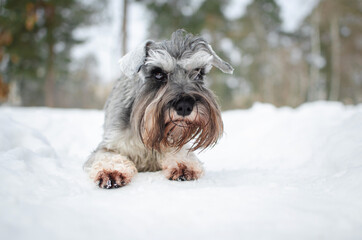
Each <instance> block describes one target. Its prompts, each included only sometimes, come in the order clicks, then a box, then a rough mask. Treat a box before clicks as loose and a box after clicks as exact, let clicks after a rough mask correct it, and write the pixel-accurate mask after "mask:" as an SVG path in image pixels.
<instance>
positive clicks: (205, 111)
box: [131, 86, 223, 152]
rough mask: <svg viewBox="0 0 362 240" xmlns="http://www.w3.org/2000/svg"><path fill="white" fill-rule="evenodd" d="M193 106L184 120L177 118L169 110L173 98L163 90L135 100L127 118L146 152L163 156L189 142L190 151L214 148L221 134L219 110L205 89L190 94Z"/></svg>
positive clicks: (221, 125) (181, 117)
mask: <svg viewBox="0 0 362 240" xmlns="http://www.w3.org/2000/svg"><path fill="white" fill-rule="evenodd" d="M191 96H197V99H198V101H197V103H196V104H195V106H194V108H193V111H192V112H191V114H190V115H188V116H185V117H183V116H179V115H178V114H177V113H176V111H175V110H174V109H173V108H172V106H170V105H171V104H170V102H172V100H173V98H174V94H173V93H172V92H171V91H169V89H168V88H167V86H164V87H163V88H161V89H159V91H158V92H157V93H156V94H150V95H149V96H148V97H146V98H143V99H139V100H138V101H136V102H135V104H134V110H133V112H132V115H131V122H132V124H133V129H134V131H136V132H137V133H138V135H139V136H140V138H141V140H142V142H143V143H144V145H145V146H146V147H147V148H149V149H155V150H157V151H159V152H163V151H165V150H167V149H175V150H179V149H181V148H182V147H183V146H184V145H185V144H187V143H188V142H191V143H192V144H191V147H190V149H189V150H190V151H195V150H197V149H200V148H201V149H205V148H208V147H212V146H213V145H215V144H216V142H217V140H218V139H219V138H220V137H221V135H222V132H223V124H222V120H221V116H220V110H219V107H218V105H217V103H216V101H215V99H214V95H213V94H212V93H211V92H210V91H208V90H207V89H203V92H202V93H199V92H193V93H192V94H191Z"/></svg>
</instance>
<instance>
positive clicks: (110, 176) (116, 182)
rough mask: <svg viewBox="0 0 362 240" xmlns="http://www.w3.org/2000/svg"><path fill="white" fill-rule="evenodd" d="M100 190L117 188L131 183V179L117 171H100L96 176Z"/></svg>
mask: <svg viewBox="0 0 362 240" xmlns="http://www.w3.org/2000/svg"><path fill="white" fill-rule="evenodd" d="M96 182H97V183H98V186H99V187H100V188H106V189H111V188H119V187H123V186H125V185H127V184H128V183H130V182H131V178H130V177H128V176H127V175H126V174H124V173H121V172H119V171H117V170H102V171H99V172H98V174H97V176H96Z"/></svg>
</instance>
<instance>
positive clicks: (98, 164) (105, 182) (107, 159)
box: [84, 149, 137, 189]
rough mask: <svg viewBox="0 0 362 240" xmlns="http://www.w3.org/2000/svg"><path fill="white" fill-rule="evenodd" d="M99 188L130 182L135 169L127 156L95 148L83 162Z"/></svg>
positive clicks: (116, 186) (135, 171)
mask: <svg viewBox="0 0 362 240" xmlns="http://www.w3.org/2000/svg"><path fill="white" fill-rule="evenodd" d="M84 169H85V171H86V172H87V173H88V174H89V176H90V178H91V179H92V180H93V181H94V182H96V183H97V184H98V186H99V187H100V188H107V189H110V188H119V187H122V186H124V185H127V184H128V183H130V181H131V179H132V178H133V176H134V175H135V174H136V173H137V169H136V167H135V165H134V163H133V162H131V161H130V160H129V159H127V157H125V156H122V155H120V154H118V153H115V152H111V151H107V150H105V149H100V150H96V151H95V152H94V153H92V155H91V156H90V157H89V159H88V161H87V162H86V163H85V164H84Z"/></svg>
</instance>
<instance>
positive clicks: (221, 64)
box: [205, 43, 234, 74]
mask: <svg viewBox="0 0 362 240" xmlns="http://www.w3.org/2000/svg"><path fill="white" fill-rule="evenodd" d="M205 45H206V47H207V48H208V50H209V52H210V53H211V55H212V56H213V59H212V61H211V65H213V66H214V67H217V68H218V69H220V70H221V71H223V72H224V73H229V74H232V73H233V72H234V68H233V67H232V66H231V65H230V64H229V63H227V62H225V61H224V60H222V59H221V58H220V57H219V56H218V55H217V54H216V53H215V52H214V50H213V49H212V47H211V45H210V44H208V43H206V44H205Z"/></svg>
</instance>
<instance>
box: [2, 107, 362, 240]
mask: <svg viewBox="0 0 362 240" xmlns="http://www.w3.org/2000/svg"><path fill="white" fill-rule="evenodd" d="M223 119H224V123H225V135H224V137H223V138H222V140H221V141H220V143H219V144H218V145H217V146H216V147H215V148H214V149H212V150H208V151H205V152H202V153H200V154H199V157H200V159H201V160H202V161H203V162H204V163H205V168H206V175H205V176H204V177H203V178H202V179H200V180H198V181H191V182H174V181H168V180H167V179H165V178H164V177H163V175H162V174H161V173H160V172H155V173H139V174H138V175H137V176H136V177H135V179H134V180H133V182H132V183H131V184H130V185H128V186H126V187H123V188H119V189H114V190H103V189H98V188H97V187H96V186H95V185H94V184H92V182H91V181H90V180H88V178H87V176H86V175H85V174H84V173H83V172H82V168H81V166H82V164H83V162H84V161H85V159H86V157H87V155H88V154H89V153H90V152H91V151H92V150H93V149H94V148H95V147H96V145H97V144H98V142H99V141H100V138H101V134H102V122H103V112H102V111H96V110H75V109H74V110H63V109H47V108H8V107H2V108H0V239H362V105H359V106H355V107H345V106H343V105H341V104H339V103H326V102H316V103H309V104H305V105H302V106H301V107H299V108H297V109H290V108H279V109H278V108H275V107H273V106H271V105H267V104H255V105H254V106H253V107H252V108H251V109H249V110H237V111H229V112H225V113H223Z"/></svg>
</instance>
